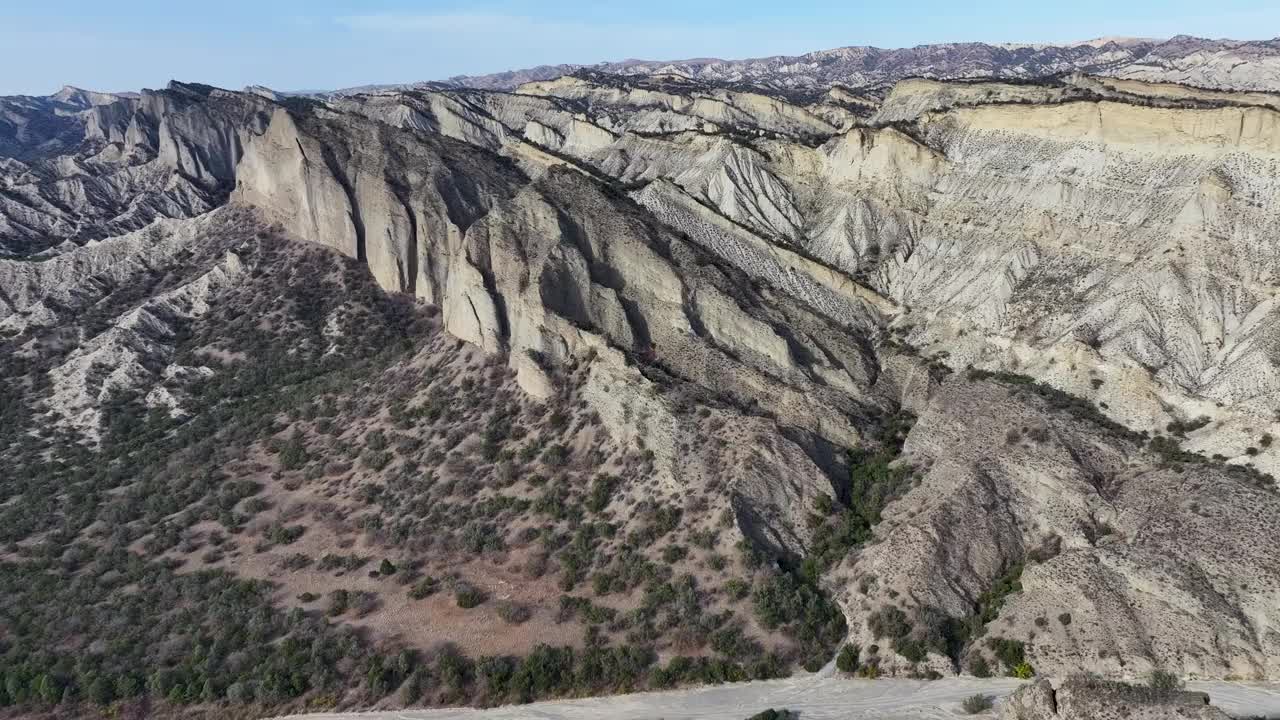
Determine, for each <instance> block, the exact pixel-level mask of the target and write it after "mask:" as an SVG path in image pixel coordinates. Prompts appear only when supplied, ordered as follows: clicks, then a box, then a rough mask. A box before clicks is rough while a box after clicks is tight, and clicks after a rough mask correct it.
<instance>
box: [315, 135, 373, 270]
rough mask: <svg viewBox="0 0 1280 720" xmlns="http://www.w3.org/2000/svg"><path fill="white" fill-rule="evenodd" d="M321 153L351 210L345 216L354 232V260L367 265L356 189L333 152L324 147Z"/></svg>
mask: <svg viewBox="0 0 1280 720" xmlns="http://www.w3.org/2000/svg"><path fill="white" fill-rule="evenodd" d="M321 152H322V154H323V155H324V164H325V166H326V167H328V168H329V172H330V174H332V175H333V179H334V180H336V181H337V182H338V185H339V186H341V187H342V192H344V193H345V194H346V196H347V205H349V206H350V208H351V210H350V212H349V213H348V214H347V215H348V217H350V218H351V225H352V226H353V227H354V228H355V231H356V259H357V260H359V261H360V262H363V263H367V262H368V261H369V258H368V255H367V253H366V250H365V237H364V218H362V217H361V215H360V201H359V200H358V199H357V198H356V189H355V187H354V186H352V184H351V181H350V180H349V179H348V178H347V175H346V173H345V172H343V170H342V166H341V165H339V164H338V158H337V157H335V156H334V154H333V150H332V149H331V148H329V147H328V146H325V147H324V148H323V149H322V150H321Z"/></svg>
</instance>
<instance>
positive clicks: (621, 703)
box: [294, 676, 1280, 720]
mask: <svg viewBox="0 0 1280 720" xmlns="http://www.w3.org/2000/svg"><path fill="white" fill-rule="evenodd" d="M1020 684H1021V681H1018V680H1011V679H1000V680H978V679H973V678H952V679H946V680H937V681H932V682H929V681H923V680H847V679H844V678H837V677H822V676H809V677H802V678H792V679H788V680H774V681H765V682H751V683H740V684H736V685H718V686H714V687H703V688H694V689H689V690H677V691H672V692H661V693H637V694H634V695H619V696H615V697H602V698H586V699H582V700H558V701H551V702H542V703H534V704H532V705H519V706H506V707H500V708H494V709H490V710H474V709H459V708H454V709H445V710H390V711H383V712H371V713H331V714H316V715H306V716H295V718H294V720H302V719H303V718H305V720H744V719H745V718H747V717H750V716H751V715H754V714H755V713H758V712H760V711H761V710H765V709H768V708H779V709H781V708H787V709H790V710H796V711H799V712H800V713H801V718H802V720H864V719H866V720H871V719H876V718H893V719H895V720H935V719H936V718H957V717H965V716H964V715H963V714H962V713H961V712H960V702H961V701H962V700H964V699H965V698H966V697H968V696H970V695H973V694H976V693H987V694H990V695H995V696H997V697H1003V696H1005V695H1007V694H1009V693H1010V692H1012V691H1013V690H1014V689H1016V688H1017V687H1018V686H1019V685H1020ZM1188 689H1191V690H1201V691H1204V692H1207V693H1209V696H1210V698H1211V699H1212V702H1213V704H1214V705H1216V706H1218V707H1220V708H1222V709H1223V710H1225V711H1226V712H1227V713H1229V714H1231V715H1234V716H1248V717H1253V716H1267V717H1280V684H1261V683H1257V684H1255V683H1228V682H1201V683H1190V684H1189V686H1188ZM988 717H989V716H988Z"/></svg>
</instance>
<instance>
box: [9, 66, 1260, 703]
mask: <svg viewBox="0 0 1280 720" xmlns="http://www.w3.org/2000/svg"><path fill="white" fill-rule="evenodd" d="M1086 52H1087V51H1086V50H1081V53H1086ZM850 97H853V96H850ZM841 103H844V104H843V105H842V104H841ZM854 104H856V103H855V102H854V101H853V100H850V99H849V98H847V97H843V96H842V97H837V96H836V95H834V94H833V95H826V96H823V97H820V98H818V99H817V100H816V101H815V102H813V103H810V104H799V103H792V102H789V101H787V100H785V99H781V98H779V97H777V96H775V95H769V94H765V93H760V92H755V91H751V90H748V89H742V88H739V89H729V88H725V87H719V86H713V85H709V84H706V83H701V82H691V81H689V80H679V79H670V78H663V79H658V80H653V79H635V78H617V77H604V76H599V75H589V76H588V75H584V76H580V77H576V78H567V79H561V80H557V81H553V82H545V83H537V84H535V85H531V86H527V87H524V88H521V91H520V92H518V93H503V92H489V91H481V90H474V89H450V88H442V89H433V90H411V91H395V92H387V93H378V94H374V95H367V96H363V95H358V96H350V97H343V98H338V99H334V100H333V101H331V102H324V101H319V100H311V99H297V98H295V99H289V100H281V99H279V98H278V97H275V96H273V95H271V94H270V93H265V92H252V93H231V92H226V91H221V90H216V89H212V88H205V87H202V86H191V85H174V86H172V87H171V88H170V89H168V90H165V91H160V92H157V93H146V94H144V95H142V96H141V97H139V98H123V99H118V100H115V101H112V102H109V103H106V104H100V105H95V106H93V107H90V108H88V109H86V110H85V111H84V112H85V113H87V114H86V115H85V116H84V117H85V118H86V119H85V120H84V122H85V125H84V127H85V131H84V132H85V137H84V139H83V141H82V143H81V145H80V146H79V149H78V150H76V151H75V153H74V154H72V155H59V156H56V157H45V158H42V159H40V160H39V161H33V162H36V165H32V166H26V165H25V164H22V165H19V164H16V161H11V162H10V163H8V164H6V165H5V166H4V167H5V168H6V170H5V173H6V174H5V175H4V177H5V178H6V179H5V182H8V183H10V184H11V185H12V186H14V187H18V186H19V185H20V184H23V185H21V186H22V187H26V188H27V189H26V190H24V191H23V192H24V193H26V195H24V196H23V197H25V198H28V200H27V201H25V202H22V203H19V202H17V201H13V202H12V203H11V204H9V205H5V206H2V207H0V217H2V218H5V222H7V223H8V224H6V225H2V226H0V242H3V243H5V244H6V247H8V248H10V252H11V254H12V255H14V257H11V258H7V259H5V260H3V261H0V290H3V292H2V293H0V330H3V338H2V340H0V342H3V348H0V350H2V351H3V357H4V358H5V360H4V362H3V364H2V367H0V369H2V370H3V372H4V377H5V387H6V388H7V389H8V394H7V395H6V396H5V398H4V402H3V404H0V414H2V415H0V420H3V421H4V422H3V423H0V428H3V433H4V435H3V436H2V438H3V457H4V459H5V461H6V462H7V463H8V464H9V465H10V466H12V467H13V468H15V472H13V473H11V474H10V476H9V477H7V478H6V479H5V480H4V482H5V485H4V488H3V490H4V492H3V495H4V497H5V498H6V500H5V502H4V503H3V504H2V505H0V513H3V514H2V515H0V527H3V528H4V535H3V540H4V541H5V542H6V545H5V550H4V552H5V555H4V557H3V559H2V560H0V563H3V565H0V569H3V571H4V572H5V573H9V574H10V577H11V578H12V580H13V585H14V586H15V587H20V588H24V590H23V592H22V594H21V595H20V596H17V597H16V598H15V599H14V600H12V601H10V602H8V603H7V604H0V611H3V612H4V613H5V615H4V618H5V619H6V621H7V624H8V625H12V626H14V627H19V628H20V634H19V636H18V638H19V641H11V640H9V639H8V638H5V639H3V640H2V642H0V652H3V653H4V657H5V658H6V663H7V664H6V667H12V668H15V669H14V670H12V674H9V673H10V670H7V669H6V670H5V671H4V672H5V673H6V678H5V693H6V694H5V695H0V700H3V701H4V702H6V703H16V704H19V705H21V706H22V707H29V706H33V705H34V704H38V703H41V702H43V703H49V702H51V700H53V699H54V698H53V696H54V695H57V698H56V699H61V697H62V696H63V694H64V693H66V692H69V693H70V695H68V696H67V697H68V703H76V702H80V701H81V699H83V700H84V701H85V702H86V703H97V704H108V703H110V702H111V701H112V700H113V699H114V698H116V697H123V698H127V699H130V701H132V699H133V698H142V697H151V698H152V699H155V700H159V699H160V698H164V701H163V702H164V707H165V708H166V711H171V712H174V713H181V712H183V708H184V706H185V705H187V704H191V705H198V706H202V707H204V708H205V710H207V711H209V712H214V710H213V709H212V708H213V706H212V705H210V704H211V703H214V702H217V701H221V700H224V699H225V700H228V701H232V702H234V703H235V704H236V706H237V707H243V706H244V704H245V703H246V702H257V703H260V704H261V705H262V706H271V707H278V706H280V705H281V704H289V703H293V704H294V706H295V707H299V706H301V705H302V704H304V703H324V704H328V705H334V704H336V705H340V706H343V707H364V706H369V705H374V704H378V703H382V704H384V705H386V706H394V705H397V704H407V703H414V702H419V701H421V702H429V703H456V702H463V701H469V702H485V703H497V702H504V701H511V700H514V701H527V700H529V699H532V698H534V697H539V696H547V695H564V694H573V693H580V692H586V691H590V692H608V691H616V690H620V689H633V688H640V687H666V686H669V685H672V684H676V683H686V682H699V681H702V682H718V681H724V680H732V679H744V678H761V677H772V676H775V675H778V674H785V673H787V672H790V671H791V669H793V668H794V667H797V666H806V667H810V668H817V667H820V666H821V665H822V664H823V663H824V662H825V661H827V660H829V659H830V657H831V656H832V655H833V654H834V653H835V651H836V648H837V646H838V645H839V644H840V643H841V642H842V641H844V640H846V639H847V640H849V643H850V644H849V645H848V646H847V649H846V650H845V651H844V653H843V654H842V656H841V657H842V660H841V665H842V668H843V669H845V670H851V669H855V668H857V669H860V671H861V672H863V673H864V674H869V675H875V674H878V673H881V672H883V673H886V674H888V673H892V674H898V675H916V676H928V675H929V674H930V673H954V672H968V673H973V674H986V673H990V672H997V671H998V672H1008V673H1021V674H1024V675H1025V674H1028V673H1033V672H1037V671H1039V672H1050V673H1055V674H1065V673H1069V672H1072V671H1076V670H1081V669H1085V670H1091V671H1097V672H1100V673H1105V674H1108V675H1115V676H1130V675H1135V674H1139V673H1143V672H1145V671H1147V670H1148V669H1152V668H1161V669H1167V670H1170V671H1172V672H1175V673H1178V674H1181V675H1186V676H1195V677H1205V678H1224V677H1247V678H1251V679H1252V678H1257V679H1265V678H1274V677H1275V675H1276V673H1277V671H1278V670H1280V669H1278V668H1277V667H1276V665H1275V663H1276V660H1275V659H1276V658H1277V657H1280V647H1277V635H1276V631H1275V629H1274V628H1275V622H1276V618H1275V609H1276V608H1277V607H1280V603H1277V602H1276V601H1277V599H1280V598H1278V597H1277V594H1278V593H1280V576H1278V575H1277V572H1276V570H1277V567H1276V564H1275V558H1274V557H1273V555H1274V554H1273V553H1272V552H1271V551H1270V546H1269V544H1268V542H1267V538H1269V537H1271V536H1272V535H1273V534H1274V532H1275V530H1276V528H1275V520H1274V518H1275V517H1276V513H1277V510H1280V507H1277V504H1278V503H1280V500H1277V496H1276V490H1275V487H1274V481H1273V480H1272V479H1271V478H1270V477H1269V476H1266V475H1264V474H1262V473H1261V472H1260V471H1259V470H1266V469H1269V468H1271V467H1272V466H1273V465H1274V463H1275V458H1276V455H1275V453H1276V452H1277V451H1276V449H1275V448H1273V447H1272V442H1271V439H1270V438H1271V435H1270V434H1269V432H1268V431H1269V430H1271V424H1272V423H1273V422H1274V421H1275V416H1274V407H1275V406H1276V405H1277V400H1276V398H1275V393H1276V392H1277V389H1278V388H1277V385H1276V376H1275V372H1274V367H1273V366H1272V363H1271V361H1270V358H1271V357H1272V355H1273V354H1274V349H1273V345H1274V337H1273V336H1274V335H1275V332H1276V330H1275V328H1276V323H1275V314H1274V312H1273V305H1274V303H1273V302H1272V299H1271V295H1272V294H1273V293H1272V291H1271V290H1270V289H1269V288H1270V285H1271V283H1272V279H1273V278H1272V276H1273V275H1274V274H1275V272H1276V268H1274V267H1272V266H1273V265H1274V257H1273V255H1274V254H1275V242H1274V238H1275V237H1276V235H1277V229H1278V228H1276V226H1275V225H1276V223H1275V218H1276V212H1275V208H1274V203H1273V201H1272V198H1273V197H1275V195H1276V192H1275V191H1276V188H1275V187H1274V185H1275V178H1276V177H1277V176H1280V175H1278V174H1277V172H1276V170H1277V168H1276V167H1275V162H1276V157H1277V152H1278V151H1280V147H1278V146H1277V145H1276V142H1275V138H1276V137H1277V133H1276V132H1275V128H1274V125H1275V122H1276V117H1277V110H1276V109H1275V108H1276V104H1275V101H1274V98H1273V97H1271V96H1269V95H1266V94H1258V93H1253V94H1235V93H1223V92H1218V91H1197V90H1194V89H1191V88H1185V87H1181V86H1171V85H1151V84H1146V83H1142V82H1138V81H1133V80H1115V79H1107V78H1094V77H1087V76H1071V77H1067V78H1063V79H1061V80H1058V81H1054V82H1052V83H1044V84H1037V85H1027V84H1014V83H993V82H969V83H960V84H944V83H936V82H932V81H922V80H914V81H910V82H905V83H903V84H901V85H900V86H899V87H898V88H895V89H894V90H893V91H892V92H890V93H889V94H888V95H887V97H886V100H885V102H884V103H883V105H881V106H880V107H879V108H878V109H877V110H876V112H875V113H871V112H868V111H867V110H868V109H867V108H863V109H862V110H859V111H858V112H854V110H852V109H850V108H849V107H847V106H846V105H854ZM86 153H92V154H86ZM36 166H39V167H44V168H46V169H50V168H74V169H75V171H76V172H79V173H83V174H84V176H85V177H84V183H85V186H86V187H89V186H93V187H97V188H99V189H100V190H101V191H100V192H99V191H95V192H93V193H87V194H85V195H84V199H83V202H78V203H68V202H63V201H61V200H58V202H55V201H54V200H55V199H58V198H62V197H63V196H62V195H60V194H59V192H61V191H60V190H58V188H59V187H61V186H60V185H59V182H58V181H56V180H50V181H47V182H46V181H43V180H38V179H37V180H31V179H30V174H31V171H30V170H29V167H36ZM50 172H52V170H50ZM144 175H145V176H147V177H150V178H152V179H154V180H155V181H156V182H160V183H161V184H160V185H156V186H147V188H149V189H143V190H140V189H139V188H140V186H138V185H137V184H131V183H134V182H135V181H136V180H137V179H138V178H140V177H142V176H144ZM161 179H163V181H162V182H161ZM4 197H6V198H9V197H10V196H9V195H6V196H4ZM30 198H39V199H41V201H42V202H44V205H43V206H41V207H43V208H44V209H43V210H42V211H41V212H40V213H36V214H35V215H34V216H33V215H32V214H31V211H30V208H32V207H35V206H37V205H38V204H39V203H38V202H37V201H36V200H32V199H30ZM181 198H188V199H189V200H190V201H189V202H187V201H182V200H181ZM59 203H61V204H59ZM122 203H124V204H125V205H129V206H130V207H132V208H133V210H132V211H122V210H121V207H122ZM144 208H145V210H144ZM24 213H25V214H24ZM29 217H39V218H43V219H41V220H39V221H38V222H37V221H34V220H23V219H22V218H29ZM15 218H17V219H18V220H21V222H19V221H18V220H15ZM142 225H145V227H139V226H142ZM1068 393H1069V394H1068ZM1202 416H1203V417H1202ZM1184 441H1185V442H1186V449H1184V448H1183V447H1182V445H1181V443H1183V442H1184ZM1245 443H1249V444H1248V445H1246V444H1245ZM1247 448H1251V449H1247ZM1189 450H1196V451H1199V453H1202V454H1197V453H1194V452H1189ZM1214 453H1217V454H1218V457H1215V458H1210V457H1206V456H1207V455H1210V454H1214ZM1251 466H1253V467H1251ZM1255 468H1256V469H1255ZM95 553H99V554H101V555H102V557H105V558H109V561H103V562H102V563H96V562H90V561H89V560H88V558H90V557H92V556H93V555H94V554H95ZM379 559H383V560H385V562H377V561H378V560H379ZM374 563H377V564H376V567H373V564H374ZM117 566H119V567H117ZM122 567H123V568H124V569H122ZM125 569H127V571H128V572H127V573H126V572H125ZM122 578H123V579H122ZM246 583H247V584H246ZM210 587H212V588H215V589H216V591H217V592H219V593H227V595H228V597H227V601H226V604H218V605H213V606H210V607H209V608H208V610H207V613H223V614H224V615H225V616H226V617H233V618H243V617H244V616H245V615H246V614H252V613H261V614H262V617H263V618H264V620H263V621H262V623H263V625H262V627H263V630H262V632H261V633H254V634H251V635H245V636H234V637H227V636H224V635H222V634H217V633H214V634H213V636H209V637H206V636H205V634H202V633H206V634H207V633H208V632H211V631H208V630H199V628H202V627H207V626H211V625H210V624H211V623H212V624H213V625H217V626H219V627H220V625H218V623H219V618H217V617H214V616H213V615H209V614H200V613H196V612H195V606H194V605H193V604H182V603H178V601H175V603H176V604H175V605H174V607H175V608H181V609H182V610H183V611H184V612H181V613H177V612H175V613H170V612H167V610H165V609H163V608H162V607H157V606H155V605H154V604H145V603H142V600H140V599H139V597H138V596H139V595H141V596H144V597H145V598H148V599H150V598H169V597H172V596H174V595H175V594H176V593H179V592H181V593H193V592H203V591H204V590H200V588H205V589H206V590H207V589H208V588H210ZM98 588H101V589H102V590H101V591H102V592H103V593H105V599H104V600H103V602H102V604H101V605H100V607H101V608H107V609H113V608H114V609H118V610H120V611H122V612H127V613H132V614H133V615H131V616H136V615H138V614H141V615H142V616H147V617H150V616H155V617H157V618H162V619H163V621H159V620H157V622H155V623H153V625H152V626H149V627H151V628H152V629H151V630H149V631H148V632H149V634H147V635H146V636H145V637H143V638H135V639H134V641H131V642H130V643H129V644H128V648H127V652H126V651H123V650H122V651H121V652H119V653H115V654H110V653H108V654H106V655H102V654H100V653H97V651H95V650H94V649H93V648H95V647H98V645H99V644H100V643H103V642H106V641H107V638H105V637H104V636H102V635H101V634H100V633H99V634H95V633H97V631H95V630H93V629H92V628H89V629H85V628H83V626H76V627H80V628H81V629H82V630H84V632H79V633H77V632H75V630H76V628H75V627H73V628H71V630H70V631H68V632H67V633H63V632H62V626H61V625H59V624H57V623H53V622H44V621H35V620H33V619H32V618H31V617H27V616H25V615H23V612H22V610H21V609H22V608H23V607H38V608H41V609H42V612H44V611H46V610H47V613H49V614H50V615H49V617H52V616H53V615H55V614H58V613H71V612H74V611H75V607H76V605H77V603H80V602H82V601H83V599H84V598H86V597H88V595H89V594H91V593H92V592H98ZM236 588H238V589H236ZM139 590H140V591H141V592H136V591H139ZM184 597H185V596H184ZM53 598H58V600H57V602H55V601H54V600H53ZM828 598H834V599H835V601H836V602H837V603H838V609H837V607H836V606H834V605H832V603H831V602H830V600H829V599H828ZM139 603H142V604H139ZM130 608H132V609H130ZM170 609H172V608H170ZM224 611H225V612H224ZM102 612H107V610H102ZM201 612H202V613H204V612H206V610H201ZM286 618H287V620H286ZM325 618H331V619H332V620H331V621H330V620H326V619H325ZM46 619H48V618H46ZM236 623H237V625H242V624H244V623H243V621H242V620H236ZM331 623H332V624H331ZM351 628H362V629H365V630H367V631H368V632H367V637H364V638H363V639H361V638H358V637H356V636H355V635H354V634H349V633H348V631H349V630H350V629H351ZM178 635H182V636H183V637H184V638H185V639H176V636H178ZM313 643H314V644H315V647H317V648H320V649H319V650H317V651H316V653H314V654H312V655H311V656H309V657H308V659H306V660H305V662H304V661H302V660H300V658H299V654H300V653H302V652H303V651H302V648H305V647H311V646H312V644H313ZM338 645H341V646H343V647H346V648H347V649H348V650H349V651H350V653H351V657H352V658H354V659H353V660H352V661H351V662H337V661H334V660H333V656H334V655H333V653H332V652H331V650H332V649H333V648H334V647H337V646H338ZM162 646H163V647H172V648H173V649H171V650H167V651H166V652H163V653H161V652H159V648H160V647H162ZM40 647H56V648H59V650H58V651H57V652H50V653H47V654H41V653H39V652H37V651H36V650H35V648H40ZM78 655H83V656H88V657H93V658H96V660H94V661H93V662H94V663H96V664H90V663H77V662H75V661H74V658H75V657H76V656H78ZM246 657H248V658H249V660H252V661H251V662H250V661H249V660H246V659H245V658H246ZM472 658H474V659H472ZM131 664H134V665H137V666H138V668H137V669H134V668H131V667H130V665H131ZM291 665H305V667H306V668H307V670H306V672H305V673H303V672H302V671H298V672H293V671H291V670H286V668H288V667H290V666H291ZM548 667H550V668H554V672H551V671H547V670H546V668H548ZM11 677H12V678H15V679H14V681H13V684H12V687H13V689H12V690H11V689H10V685H9V683H8V680H9V678H11ZM104 688H106V689H104ZM393 691H398V692H394V693H393ZM80 707H82V709H83V710H84V712H86V713H92V712H94V711H95V709H94V706H93V705H90V704H85V705H83V706H80Z"/></svg>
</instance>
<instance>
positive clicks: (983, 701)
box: [960, 693, 996, 715]
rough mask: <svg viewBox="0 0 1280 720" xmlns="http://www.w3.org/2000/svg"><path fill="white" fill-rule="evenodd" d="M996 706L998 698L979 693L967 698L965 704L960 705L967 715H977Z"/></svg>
mask: <svg viewBox="0 0 1280 720" xmlns="http://www.w3.org/2000/svg"><path fill="white" fill-rule="evenodd" d="M995 704H996V698H995V696H994V695H984V694H982V693H978V694H977V695H970V696H969V697H967V698H965V699H964V702H962V703H960V709H961V710H962V711H964V714H965V715H977V714H978V713H981V712H986V711H988V710H990V709H991V708H992V707H994V706H995Z"/></svg>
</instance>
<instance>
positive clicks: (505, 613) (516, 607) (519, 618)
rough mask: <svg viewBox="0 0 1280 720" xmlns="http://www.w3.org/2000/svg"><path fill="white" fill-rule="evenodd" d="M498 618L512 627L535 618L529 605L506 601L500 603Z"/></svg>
mask: <svg viewBox="0 0 1280 720" xmlns="http://www.w3.org/2000/svg"><path fill="white" fill-rule="evenodd" d="M498 617H500V618H502V619H503V620H505V621H506V622H508V623H510V624H512V625H519V624H521V623H524V622H528V620H529V618H531V617H533V611H532V610H530V609H529V607H528V606H527V605H522V604H520V603H517V602H512V601H510V600H506V601H503V602H500V603H498Z"/></svg>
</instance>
